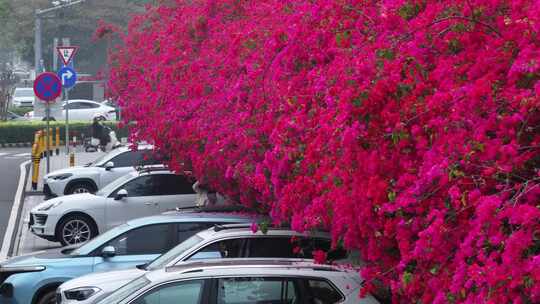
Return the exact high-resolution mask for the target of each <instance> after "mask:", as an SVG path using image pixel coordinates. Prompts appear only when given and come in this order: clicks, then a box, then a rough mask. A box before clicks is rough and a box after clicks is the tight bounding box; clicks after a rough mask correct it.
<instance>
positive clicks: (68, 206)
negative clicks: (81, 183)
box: [31, 193, 105, 213]
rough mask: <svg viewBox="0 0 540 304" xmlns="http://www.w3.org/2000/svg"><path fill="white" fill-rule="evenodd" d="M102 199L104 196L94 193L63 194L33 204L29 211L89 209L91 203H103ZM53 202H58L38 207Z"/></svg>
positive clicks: (56, 211)
mask: <svg viewBox="0 0 540 304" xmlns="http://www.w3.org/2000/svg"><path fill="white" fill-rule="evenodd" d="M104 200H105V198H103V197H101V196H97V195H94V194H90V193H81V194H71V195H65V196H61V197H55V198H53V199H50V200H48V201H46V202H43V203H41V204H39V205H37V206H35V207H34V208H33V209H32V211H31V212H32V213H43V212H55V213H61V212H63V211H65V210H72V209H74V208H75V209H77V207H81V208H85V209H90V208H91V207H92V206H93V205H100V204H103V202H104ZM53 204H58V205H57V206H55V207H54V208H50V209H48V210H40V209H46V208H47V207H48V206H51V205H53ZM75 205H76V206H75Z"/></svg>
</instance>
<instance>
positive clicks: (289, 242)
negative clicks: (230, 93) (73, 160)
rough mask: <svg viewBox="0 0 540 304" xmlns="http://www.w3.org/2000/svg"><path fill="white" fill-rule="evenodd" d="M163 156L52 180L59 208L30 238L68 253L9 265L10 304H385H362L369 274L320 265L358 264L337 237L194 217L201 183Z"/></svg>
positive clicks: (141, 155)
mask: <svg viewBox="0 0 540 304" xmlns="http://www.w3.org/2000/svg"><path fill="white" fill-rule="evenodd" d="M152 149H153V147H152V146H141V147H140V150H138V151H131V150H128V149H127V148H123V149H119V150H118V151H113V152H111V153H109V154H107V155H105V156H103V157H101V158H100V159H98V160H96V161H94V162H92V163H91V164H88V165H87V166H85V167H75V168H71V169H67V170H62V171H57V172H53V173H51V174H49V175H47V176H46V177H45V180H44V182H45V184H46V185H47V186H48V190H47V195H48V196H49V197H54V198H51V199H49V200H47V201H45V202H43V203H42V204H40V205H38V206H37V207H35V208H34V209H32V211H31V213H30V223H29V229H30V230H31V232H32V233H34V234H35V235H38V236H40V237H42V238H45V239H48V240H51V241H56V242H60V243H62V245H67V246H66V247H63V248H60V249H55V250H46V251H40V252H35V253H32V254H29V255H25V256H19V257H14V258H12V259H10V260H7V261H5V262H2V263H0V304H15V303H17V304H21V303H28V304H54V303H57V304H66V303H68V304H75V303H77V304H89V303H108V304H113V303H137V304H143V303H147V304H153V303H156V304H168V303H171V304H172V303H183V304H184V303H185V304H196V303H197V304H199V303H200V304H206V303H210V304H233V303H234V304H244V303H245V304H247V303H261V304H262V303H268V304H273V303H276V304H278V303H279V304H283V303H287V304H293V303H297V304H308V303H309V304H319V303H321V304H331V303H378V302H377V301H376V300H375V299H374V298H373V297H371V296H367V297H365V298H362V299H361V298H359V290H360V289H361V287H362V280H361V278H360V276H359V275H358V272H356V271H350V270H345V269H342V268H340V267H338V266H325V265H319V264H315V263H314V253H315V252H317V251H319V250H322V251H325V252H326V253H327V259H328V260H329V261H331V262H334V263H336V264H340V263H347V262H350V256H349V253H348V252H347V251H345V250H343V249H342V248H339V247H338V248H333V247H332V241H331V237H330V235H329V234H328V233H327V232H322V231H321V232H317V231H311V232H309V233H307V232H306V233H300V232H297V231H294V230H291V229H288V228H279V227H273V228H269V229H268V230H267V231H264V233H263V232H262V231H260V230H259V231H256V232H254V231H253V229H252V223H253V222H256V221H261V220H263V219H265V218H264V217H262V216H259V215H254V214H252V213H248V212H245V211H246V210H245V209H244V208H242V207H238V206H214V207H200V206H195V201H196V195H195V193H194V192H193V189H192V184H193V182H194V181H192V180H190V179H189V178H187V177H185V176H183V175H178V174H175V173H173V172H171V171H168V170H167V169H166V168H165V167H164V166H163V165H160V164H159V161H157V160H154V159H153V158H152V157H151V154H152V153H151V152H152ZM139 165H146V166H143V167H142V168H143V170H140V168H139V170H135V169H134V167H137V166H139ZM55 196H56V197H55Z"/></svg>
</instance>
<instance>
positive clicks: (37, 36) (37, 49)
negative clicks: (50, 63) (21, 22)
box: [34, 10, 41, 76]
mask: <svg viewBox="0 0 540 304" xmlns="http://www.w3.org/2000/svg"><path fill="white" fill-rule="evenodd" d="M40 13H41V12H40V11H39V10H36V16H35V18H36V28H35V33H34V67H35V69H36V75H35V76H37V75H38V74H39V73H40V72H41V16H40Z"/></svg>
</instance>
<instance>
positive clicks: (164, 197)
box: [29, 169, 196, 246]
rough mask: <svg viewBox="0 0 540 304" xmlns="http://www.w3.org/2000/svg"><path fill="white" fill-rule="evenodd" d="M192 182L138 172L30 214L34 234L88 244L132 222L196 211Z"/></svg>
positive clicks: (163, 173) (164, 173)
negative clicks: (98, 236) (103, 233)
mask: <svg viewBox="0 0 540 304" xmlns="http://www.w3.org/2000/svg"><path fill="white" fill-rule="evenodd" d="M192 184H193V183H192V182H191V181H189V180H188V179H187V178H186V177H184V176H182V175H176V174H174V173H173V172H170V171H166V170H163V169H161V170H155V171H141V172H138V171H134V172H131V173H128V174H126V175H125V176H123V177H121V178H119V179H117V180H115V181H114V182H112V183H110V184H109V185H107V186H105V187H104V188H103V189H101V190H100V191H98V192H97V193H96V194H90V193H83V194H73V195H66V196H62V197H57V198H53V199H51V200H48V201H46V202H44V203H41V204H39V205H37V206H36V207H35V208H34V209H32V211H31V212H30V223H29V226H30V230H31V231H32V233H34V234H35V235H37V236H39V237H41V238H44V239H46V240H49V241H56V242H60V243H62V245H64V246H65V245H73V244H77V243H84V242H86V241H88V240H90V239H91V238H93V237H95V236H96V235H98V234H99V233H101V232H103V231H106V230H109V229H111V228H113V227H116V226H118V225H120V224H123V223H125V222H127V221H128V220H131V219H134V218H139V217H143V216H150V215H155V214H159V213H162V212H166V211H172V210H175V209H176V208H186V207H195V199H196V194H195V192H194V191H193V188H192Z"/></svg>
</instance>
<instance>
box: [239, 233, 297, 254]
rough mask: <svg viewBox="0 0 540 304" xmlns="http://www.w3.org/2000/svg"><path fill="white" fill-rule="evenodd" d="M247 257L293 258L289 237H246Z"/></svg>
mask: <svg viewBox="0 0 540 304" xmlns="http://www.w3.org/2000/svg"><path fill="white" fill-rule="evenodd" d="M248 243H249V245H248V250H247V253H246V256H247V257H250V258H293V257H295V255H294V252H293V244H292V242H291V238H290V237H257V238H250V239H248Z"/></svg>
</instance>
